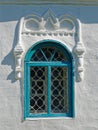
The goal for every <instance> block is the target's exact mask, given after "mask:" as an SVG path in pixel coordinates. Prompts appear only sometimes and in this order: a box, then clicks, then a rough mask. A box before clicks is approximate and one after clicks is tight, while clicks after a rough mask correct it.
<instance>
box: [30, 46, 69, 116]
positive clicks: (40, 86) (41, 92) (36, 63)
mask: <svg viewBox="0 0 98 130" xmlns="http://www.w3.org/2000/svg"><path fill="white" fill-rule="evenodd" d="M31 62H32V63H33V64H32V65H31V66H30V113H34V114H38V113H41V114H51V113H55V114H56V113H68V65H66V64H67V58H66V56H65V54H64V53H63V51H61V50H60V49H59V48H56V47H50V46H46V47H42V48H38V49H37V50H34V52H33V55H32V57H31ZM52 63H53V64H56V65H52ZM44 64H45V65H44ZM62 64H63V65H62ZM49 91H50V92H49ZM49 103H50V104H49Z"/></svg>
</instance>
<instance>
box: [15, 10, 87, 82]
mask: <svg viewBox="0 0 98 130" xmlns="http://www.w3.org/2000/svg"><path fill="white" fill-rule="evenodd" d="M18 34H19V35H18V43H17V45H16V47H15V49H14V54H15V59H16V69H15V70H16V79H20V78H21V71H22V67H21V66H22V65H21V60H22V55H23V53H24V50H23V46H22V45H23V44H22V37H23V36H27V37H36V39H37V37H41V36H44V37H43V38H44V39H45V38H47V36H48V37H52V36H54V37H55V36H56V37H57V36H59V37H60V38H62V37H63V38H64V37H67V36H70V37H73V38H74V41H75V47H74V48H73V49H74V54H75V55H76V61H75V63H76V71H75V72H76V80H77V81H81V80H82V78H83V55H84V52H85V49H84V46H83V42H82V35H81V23H80V21H79V20H78V19H76V18H74V17H72V16H70V15H66V14H65V15H62V16H60V17H56V16H55V15H54V13H53V12H52V11H51V10H50V9H49V10H48V11H47V12H46V13H45V14H44V15H43V16H38V15H34V14H32V15H28V16H26V17H23V18H21V20H20V24H19V33H18Z"/></svg>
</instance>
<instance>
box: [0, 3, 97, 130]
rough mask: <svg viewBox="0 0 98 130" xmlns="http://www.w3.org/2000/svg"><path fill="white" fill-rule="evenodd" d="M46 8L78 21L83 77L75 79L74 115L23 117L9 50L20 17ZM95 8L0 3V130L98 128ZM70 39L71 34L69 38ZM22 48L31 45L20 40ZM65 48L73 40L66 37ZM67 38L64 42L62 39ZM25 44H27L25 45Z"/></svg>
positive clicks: (21, 89) (11, 48) (83, 129)
mask: <svg viewBox="0 0 98 130" xmlns="http://www.w3.org/2000/svg"><path fill="white" fill-rule="evenodd" d="M48 8H51V9H52V10H53V12H54V14H56V16H57V17H58V16H60V15H62V14H69V15H72V16H74V17H76V18H78V19H79V20H80V21H81V26H82V40H83V44H84V46H85V50H86V51H85V56H84V79H83V80H82V81H81V82H75V118H74V119H66V118H61V119H47V120H46V119H40V120H32V121H30V120H29V121H27V120H25V121H24V120H23V83H22V82H21V80H20V82H19V80H16V79H15V70H14V69H15V62H14V55H13V51H14V48H15V46H16V45H17V41H18V39H17V37H18V34H19V33H18V27H19V26H18V21H19V19H21V17H23V16H27V15H28V14H32V12H34V14H36V15H40V16H42V15H43V13H44V12H45V11H47V9H48ZM97 12H98V7H97V6H89V7H88V6H67V5H66V6H65V5H64V6H63V5H59V6H58V5H55V7H54V5H45V6H44V5H40V6H38V5H37V6H33V5H30V6H28V5H26V6H24V5H20V6H16V5H13V6H11V5H0V63H1V64H0V130H39V128H40V130H98V36H97V35H98V17H97V16H98V15H97ZM70 38H71V37H70ZM22 40H23V41H22V43H23V44H25V48H23V49H26V48H27V49H28V47H29V46H31V45H32V43H30V42H29V41H31V40H33V41H34V42H35V41H36V39H33V38H29V39H27V38H26V37H25V38H24V39H22ZM64 41H65V43H67V42H68V41H69V42H68V44H69V48H71V47H72V46H73V45H75V43H74V40H72V39H70V40H69V37H66V40H65V39H64V40H63V42H64ZM66 41H67V42H66ZM26 43H28V44H29V45H27V44H26Z"/></svg>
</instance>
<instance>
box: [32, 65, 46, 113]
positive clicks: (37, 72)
mask: <svg viewBox="0 0 98 130" xmlns="http://www.w3.org/2000/svg"><path fill="white" fill-rule="evenodd" d="M46 75H47V67H31V68H30V76H31V80H30V84H31V85H30V86H31V88H30V89H31V91H30V92H31V93H30V112H31V113H45V112H47V76H46Z"/></svg>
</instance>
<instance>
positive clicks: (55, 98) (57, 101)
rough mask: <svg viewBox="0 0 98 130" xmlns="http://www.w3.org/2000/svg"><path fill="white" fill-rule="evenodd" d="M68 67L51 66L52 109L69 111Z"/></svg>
mask: <svg viewBox="0 0 98 130" xmlns="http://www.w3.org/2000/svg"><path fill="white" fill-rule="evenodd" d="M67 81H68V68H67V67H52V68H51V111H52V113H67V111H68V82H67Z"/></svg>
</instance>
